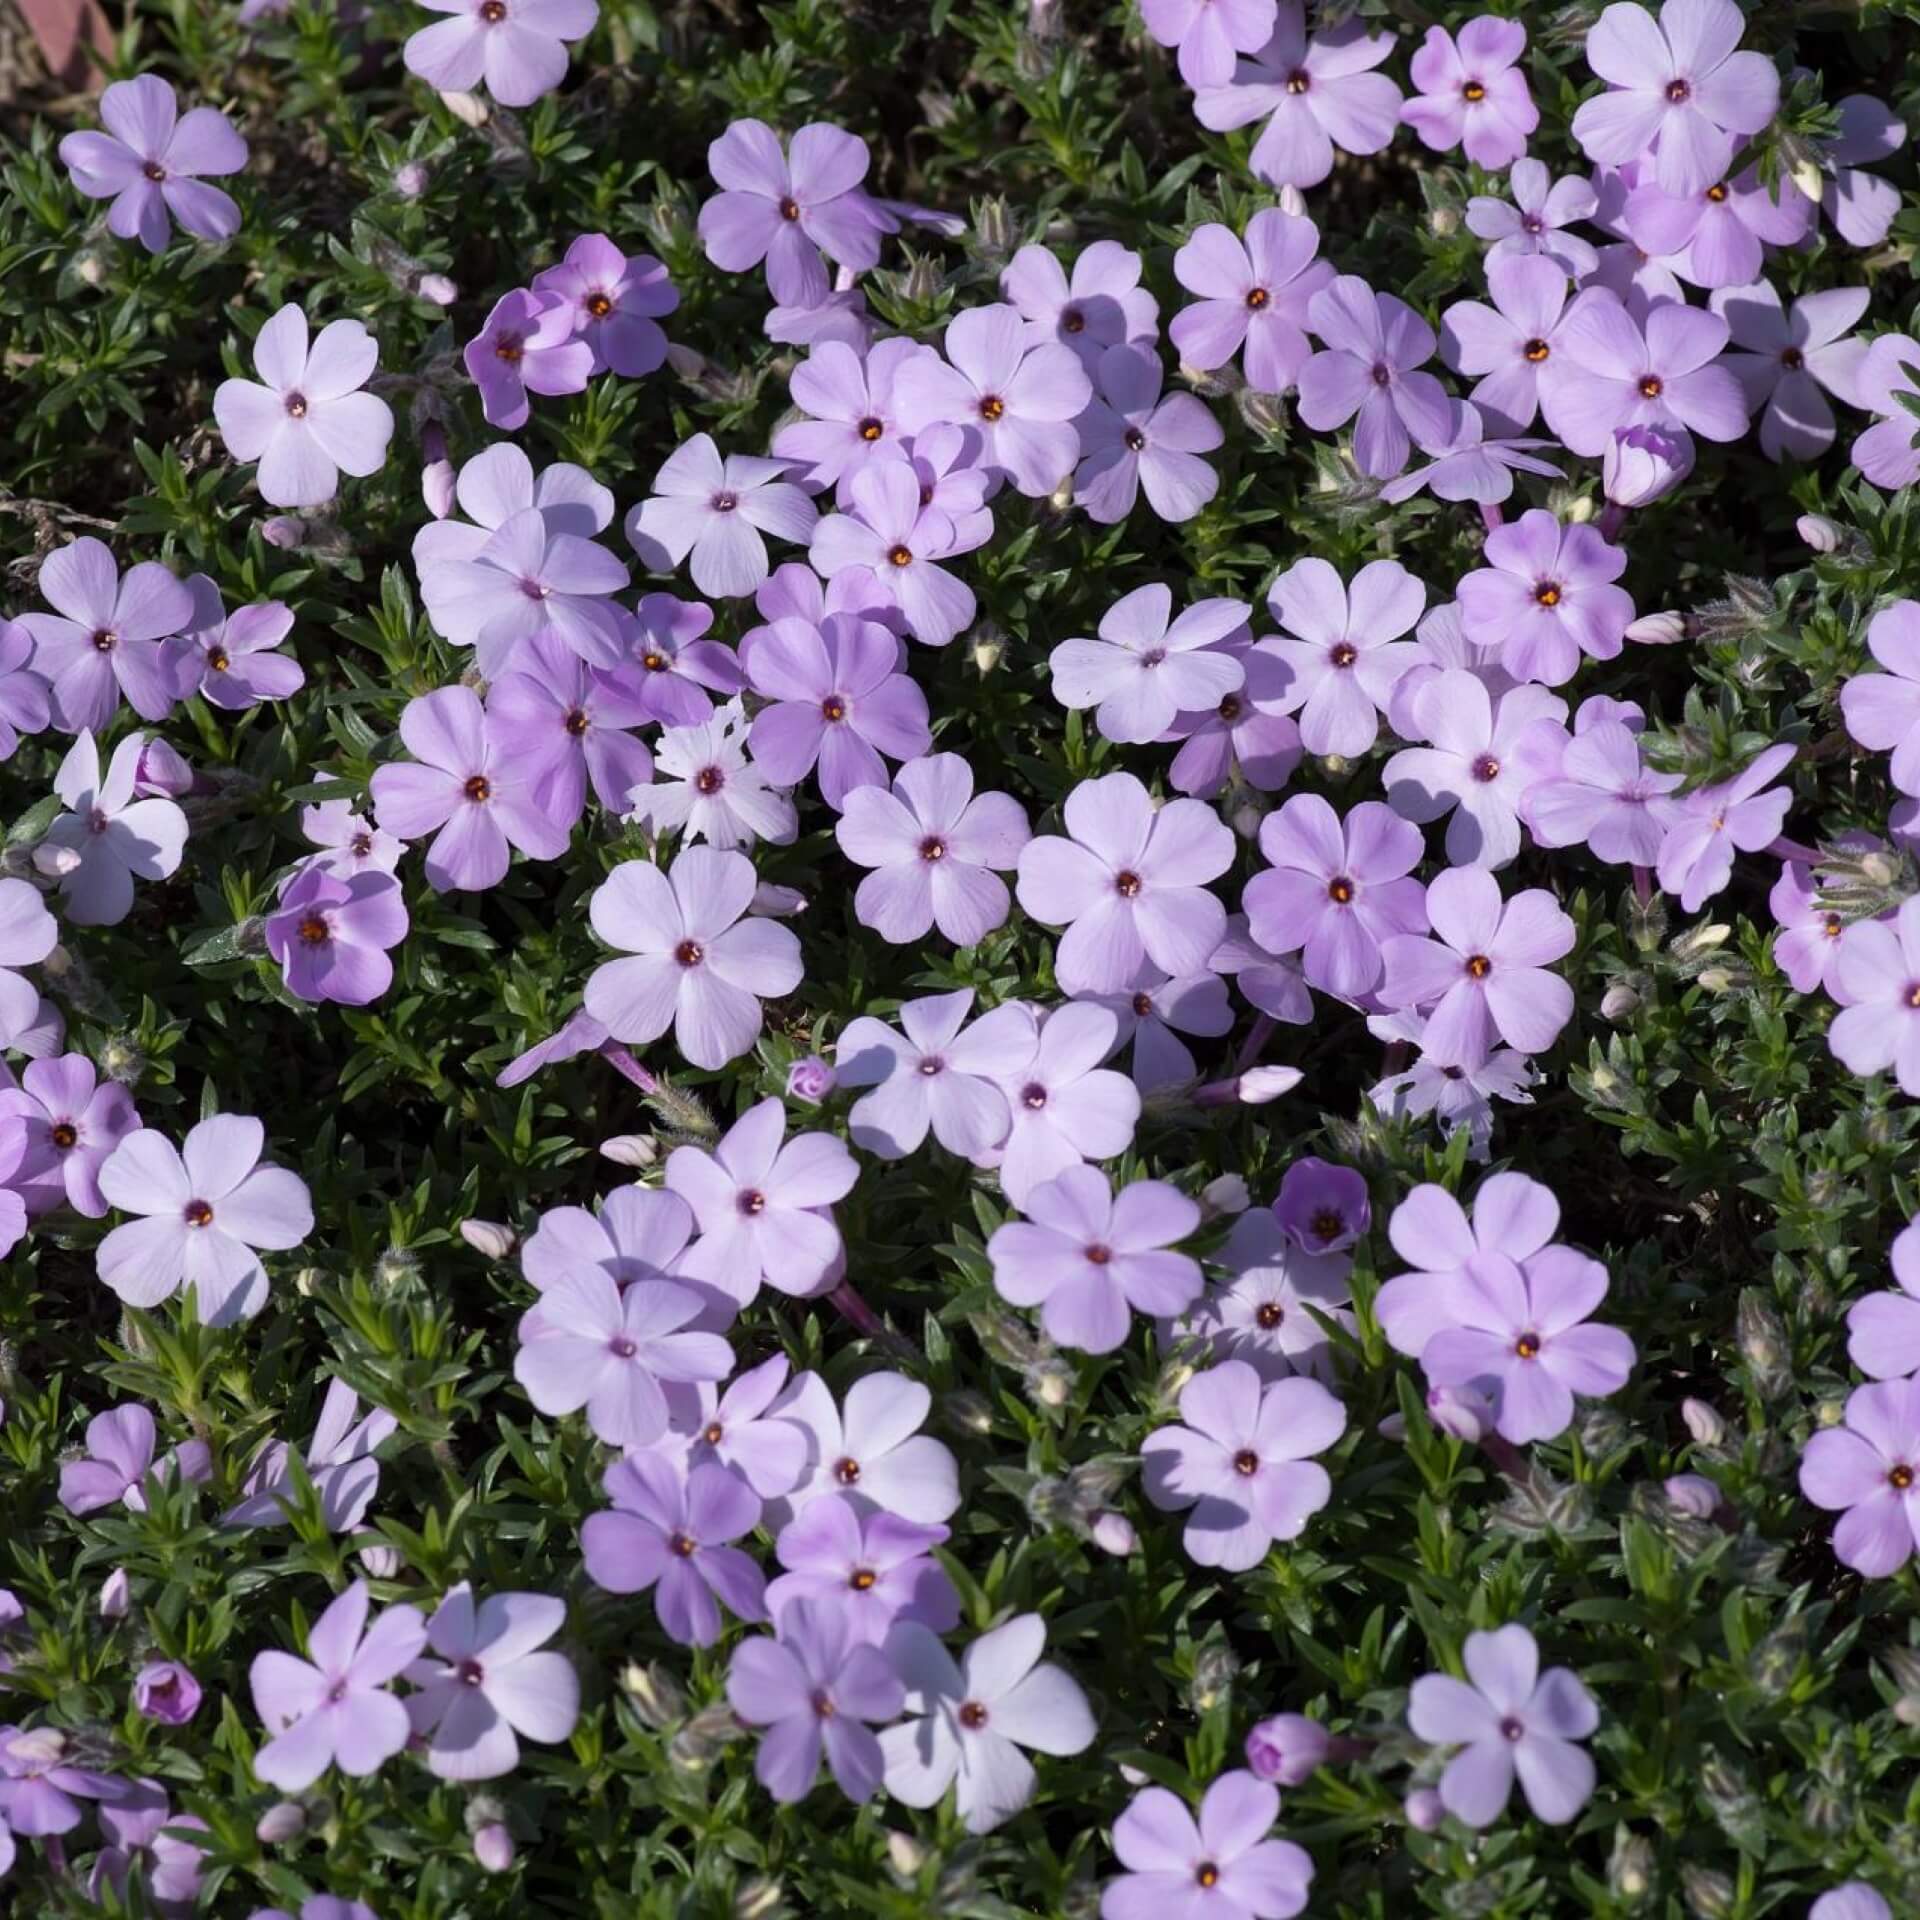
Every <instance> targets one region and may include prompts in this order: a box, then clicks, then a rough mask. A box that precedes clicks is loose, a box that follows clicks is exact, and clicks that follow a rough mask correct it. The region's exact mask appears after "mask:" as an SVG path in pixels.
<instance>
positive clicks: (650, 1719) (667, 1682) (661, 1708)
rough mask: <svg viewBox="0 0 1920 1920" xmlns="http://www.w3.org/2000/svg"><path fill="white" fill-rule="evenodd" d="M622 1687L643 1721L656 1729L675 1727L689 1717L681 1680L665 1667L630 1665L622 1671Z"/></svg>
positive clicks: (663, 1729) (662, 1730)
mask: <svg viewBox="0 0 1920 1920" xmlns="http://www.w3.org/2000/svg"><path fill="white" fill-rule="evenodd" d="M620 1690H621V1692H623V1693H624V1694H625V1695H626V1696H627V1698H628V1699H629V1700H631V1701H632V1702H633V1710H634V1712H635V1713H636V1714H637V1715H638V1716H639V1717H640V1720H641V1722H642V1723H643V1724H644V1725H646V1726H649V1727H651V1728H652V1729H653V1730H654V1731H655V1732H656V1733H659V1732H664V1731H665V1729H666V1728H668V1727H675V1726H678V1725H679V1724H680V1722H681V1721H682V1720H684V1719H685V1718H686V1717H687V1696H686V1695H685V1693H683V1692H682V1691H681V1688H680V1683H679V1681H678V1680H676V1679H675V1678H674V1677H673V1675H672V1674H671V1673H669V1672H668V1671H667V1670H666V1668H665V1667H661V1666H644V1667H643V1666H640V1665H638V1664H637V1663H636V1664H634V1665H630V1666H628V1667H626V1668H625V1669H624V1670H623V1671H622V1672H621V1675H620Z"/></svg>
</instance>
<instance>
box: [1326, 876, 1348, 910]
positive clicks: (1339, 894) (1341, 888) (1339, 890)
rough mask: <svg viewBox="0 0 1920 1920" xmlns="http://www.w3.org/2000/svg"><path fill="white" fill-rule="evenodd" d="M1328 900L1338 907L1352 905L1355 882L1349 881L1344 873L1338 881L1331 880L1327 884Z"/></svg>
mask: <svg viewBox="0 0 1920 1920" xmlns="http://www.w3.org/2000/svg"><path fill="white" fill-rule="evenodd" d="M1327 898H1328V899H1329V900H1331V901H1332V902H1333V904H1334V905H1335V906H1336V907H1344V906H1348V905H1351V904H1352V901H1353V882H1352V881H1351V880H1349V879H1348V878H1347V876H1346V875H1345V874H1344V873H1343V874H1341V875H1340V876H1339V878H1338V879H1335V880H1329V881H1328V882H1327Z"/></svg>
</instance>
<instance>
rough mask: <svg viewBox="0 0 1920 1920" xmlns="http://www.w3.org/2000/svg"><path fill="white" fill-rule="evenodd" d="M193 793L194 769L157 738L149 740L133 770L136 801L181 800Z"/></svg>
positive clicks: (141, 750)
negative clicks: (186, 794) (185, 794)
mask: <svg viewBox="0 0 1920 1920" xmlns="http://www.w3.org/2000/svg"><path fill="white" fill-rule="evenodd" d="M192 791H193V769H192V768H191V767H190V766H188V765H187V763H186V761H185V760H183V759H182V758H181V757H180V755H179V754H178V753H177V752H176V751H175V750H174V749H173V748H172V747H170V746H168V745H167V743H166V742H165V741H164V740H162V739H160V738H159V737H158V736H157V735H155V736H153V737H151V738H149V740H148V741H147V743H146V745H145V746H143V747H142V748H141V749H140V759H139V761H138V763H137V764H136V765H135V767H134V770H133V796H134V798H135V799H136V800H153V799H158V798H161V797H164V798H166V799H169V800H177V799H179V798H180V796H181V795H182V794H184V793H191V792H192Z"/></svg>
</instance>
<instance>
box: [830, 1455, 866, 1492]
mask: <svg viewBox="0 0 1920 1920" xmlns="http://www.w3.org/2000/svg"><path fill="white" fill-rule="evenodd" d="M833 1477H834V1478H835V1479H836V1480H838V1481H839V1482H840V1484H841V1485H842V1486H843V1487H856V1486H858V1485H859V1484H860V1462H859V1461H858V1460H855V1459H853V1458H852V1457H851V1456H848V1457H846V1458H843V1459H839V1460H836V1461H835V1462H834V1463H833Z"/></svg>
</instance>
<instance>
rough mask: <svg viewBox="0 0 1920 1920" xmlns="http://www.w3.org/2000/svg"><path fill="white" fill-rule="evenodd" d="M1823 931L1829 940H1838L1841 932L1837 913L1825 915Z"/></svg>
mask: <svg viewBox="0 0 1920 1920" xmlns="http://www.w3.org/2000/svg"><path fill="white" fill-rule="evenodd" d="M1824 931H1825V933H1826V936H1827V938H1828V939H1829V940H1838V939H1839V938H1840V934H1841V931H1842V928H1841V923H1840V916H1839V915H1838V914H1837V913H1830V914H1828V915H1827V918H1826V924H1825V928H1824Z"/></svg>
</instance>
